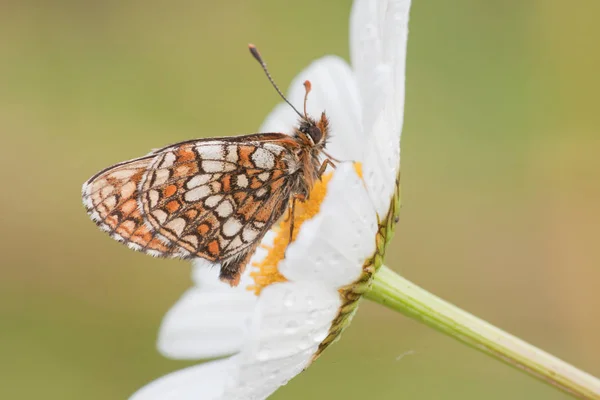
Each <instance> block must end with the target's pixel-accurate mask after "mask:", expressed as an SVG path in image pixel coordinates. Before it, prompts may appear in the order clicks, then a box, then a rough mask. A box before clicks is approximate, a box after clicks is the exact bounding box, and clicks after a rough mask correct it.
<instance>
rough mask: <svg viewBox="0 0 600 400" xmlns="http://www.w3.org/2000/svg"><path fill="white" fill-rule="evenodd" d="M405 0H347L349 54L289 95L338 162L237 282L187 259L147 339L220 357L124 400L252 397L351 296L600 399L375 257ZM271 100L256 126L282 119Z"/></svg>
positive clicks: (382, 235) (300, 356)
mask: <svg viewBox="0 0 600 400" xmlns="http://www.w3.org/2000/svg"><path fill="white" fill-rule="evenodd" d="M409 9H410V1H409V0H387V1H383V0H356V1H355V3H354V5H353V8H352V15H351V21H350V54H351V65H348V64H347V63H346V62H345V61H344V60H342V59H340V58H339V57H335V56H327V57H324V58H321V59H319V60H317V61H315V62H313V63H312V64H311V65H310V66H309V67H308V68H306V69H305V70H304V71H303V72H302V73H301V74H300V75H299V76H298V77H297V78H296V79H295V80H294V81H293V82H292V85H291V88H290V93H289V99H290V100H291V102H292V103H293V104H302V101H303V96H304V87H303V82H304V81H305V80H310V81H311V82H312V88H313V89H312V91H311V93H310V98H309V102H308V113H309V114H310V115H313V116H314V115H317V116H318V115H320V113H321V112H323V111H324V110H325V111H326V112H327V115H328V117H329V119H330V121H331V136H332V137H331V141H330V142H329V143H328V145H327V150H328V152H329V153H330V154H332V155H334V156H335V157H336V158H338V159H340V160H345V161H343V162H340V163H339V164H338V166H337V168H336V169H335V171H333V172H331V173H327V174H326V175H324V176H323V179H322V180H321V181H319V182H317V183H316V184H315V186H314V188H313V190H312V191H311V193H310V198H309V200H308V201H307V202H305V203H297V206H296V212H295V214H294V231H293V232H292V235H291V236H292V240H291V241H290V234H289V233H290V221H289V220H284V221H282V222H281V223H280V224H279V225H278V226H276V227H274V228H273V229H272V230H271V231H270V232H269V233H268V234H267V235H266V236H265V237H264V239H263V240H262V242H261V246H260V248H259V249H258V250H257V251H256V253H255V254H254V255H253V257H252V259H251V261H250V263H249V266H248V267H247V268H246V272H245V274H244V275H243V276H242V278H241V281H240V283H239V286H237V287H234V288H232V287H230V286H229V285H228V284H225V283H222V282H220V281H219V280H218V268H214V266H212V267H210V266H208V265H206V264H207V262H206V261H202V260H198V261H196V262H195V265H194V270H193V280H194V283H195V286H194V287H193V288H191V289H189V290H188V291H187V292H186V293H185V294H184V295H183V297H182V298H181V299H180V300H179V302H178V303H177V304H176V305H175V306H174V307H173V308H172V309H171V310H170V311H169V313H168V314H167V315H166V317H165V319H164V321H163V324H162V327H161V330H160V334H159V340H158V347H159V350H160V351H161V352H162V353H163V354H164V355H166V356H168V357H172V358H180V359H202V358H219V357H226V358H222V359H220V360H217V361H210V362H206V363H204V364H200V365H197V366H193V367H190V368H186V369H183V370H180V371H176V372H173V373H171V374H168V375H166V376H164V377H162V378H159V379H157V380H155V381H154V382H151V383H150V384H148V385H146V386H145V387H143V388H142V389H140V390H139V391H137V392H136V393H135V394H134V395H133V396H132V399H133V400H159V399H160V400H164V399H178V400H186V399H190V400H191V399H208V400H217V399H219V400H221V399H227V400H229V399H264V398H266V397H268V396H269V395H270V394H272V393H273V392H274V391H275V390H277V388H279V387H280V386H282V385H284V384H286V383H287V382H288V381H289V380H290V379H292V378H293V377H294V376H296V375H297V374H299V373H300V372H302V371H303V370H304V369H306V368H307V367H308V366H310V364H311V363H312V362H314V361H315V359H316V358H318V357H319V356H320V355H321V354H322V352H323V351H324V350H325V349H326V348H327V347H328V346H329V345H330V344H331V343H333V342H334V341H335V340H337V339H338V338H339V337H340V334H341V333H342V331H343V330H344V329H345V328H346V327H347V326H348V324H349V322H350V321H351V319H352V317H353V315H354V313H355V312H356V310H357V306H358V303H359V301H360V300H361V298H368V299H370V300H373V301H376V302H379V303H381V304H383V305H385V306H387V307H389V308H392V309H394V310H396V311H399V312H401V313H403V314H405V315H407V316H409V317H412V318H414V319H416V320H418V321H420V322H423V323H425V324H427V325H429V326H431V327H433V328H434V329H436V330H438V331H440V332H443V333H445V334H447V335H449V336H451V337H453V338H455V339H457V340H459V341H460V342H462V343H464V344H467V345H469V346H471V347H473V348H474V349H477V350H479V351H481V352H483V353H485V354H487V355H489V356H491V357H494V358H496V359H498V360H501V361H502V362H504V363H508V364H510V365H513V366H515V367H517V368H519V369H520V370H521V371H524V372H525V373H527V374H529V375H530V376H533V377H535V378H537V379H541V380H543V381H545V382H547V383H549V384H551V385H552V386H554V387H556V388H558V389H560V390H563V391H564V392H565V393H569V394H571V395H575V396H576V397H580V398H590V399H592V398H594V399H596V398H599V399H600V380H598V379H597V378H595V377H593V376H591V375H589V374H586V373H585V372H583V371H581V370H578V369H577V368H575V367H573V366H572V365H569V364H567V363H565V362H564V361H562V360H560V359H558V358H556V357H554V356H552V355H550V354H548V353H545V352H543V351H542V350H540V349H537V348H536V347H534V346H532V345H530V344H528V343H526V342H524V341H522V340H520V339H519V338H516V337H514V336H512V335H510V334H508V333H506V332H504V331H502V330H500V329H498V328H496V327H494V326H493V325H491V324H489V323H487V322H485V321H482V320H481V319H478V318H477V317H475V316H473V315H471V314H469V313H466V312H464V311H463V310H461V309H459V308H457V307H455V306H453V305H451V304H449V303H447V302H445V301H443V300H442V299H440V298H438V297H436V296H434V295H432V294H431V293H428V292H427V291H425V290H424V289H422V288H420V287H418V286H417V285H415V284H413V283H412V282H410V281H408V280H406V279H405V278H403V277H401V276H399V275H397V274H395V273H394V272H393V271H392V270H390V269H389V268H387V267H385V266H382V263H383V256H384V254H385V249H386V245H387V243H388V242H389V240H390V238H391V236H392V233H393V229H394V224H395V222H396V221H397V219H398V211H399V200H400V185H399V178H400V133H401V129H402V122H403V107H404V77H405V58H406V41H407V34H408V14H409ZM295 124H296V115H295V113H294V112H293V110H292V109H291V108H289V106H287V105H284V104H280V105H278V106H277V107H276V108H275V109H274V110H273V112H272V113H271V114H270V115H269V116H268V117H267V119H266V120H265V122H264V124H263V126H262V127H261V131H263V132H290V131H291V129H292V127H293V126H294V125H295Z"/></svg>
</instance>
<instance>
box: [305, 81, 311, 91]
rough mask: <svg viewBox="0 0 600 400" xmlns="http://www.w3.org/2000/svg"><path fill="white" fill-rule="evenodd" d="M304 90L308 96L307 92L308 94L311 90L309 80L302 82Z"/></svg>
mask: <svg viewBox="0 0 600 400" xmlns="http://www.w3.org/2000/svg"><path fill="white" fill-rule="evenodd" d="M304 89H305V90H306V93H307V94H308V92H310V90H311V89H312V84H311V83H310V81H309V80H305V81H304Z"/></svg>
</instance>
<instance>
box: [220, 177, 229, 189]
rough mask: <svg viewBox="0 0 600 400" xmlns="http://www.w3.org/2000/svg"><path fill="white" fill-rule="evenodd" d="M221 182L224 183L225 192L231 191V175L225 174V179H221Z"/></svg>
mask: <svg viewBox="0 0 600 400" xmlns="http://www.w3.org/2000/svg"><path fill="white" fill-rule="evenodd" d="M221 184H222V185H223V188H222V189H221V190H222V191H223V192H229V191H230V190H231V175H225V176H224V177H223V179H221Z"/></svg>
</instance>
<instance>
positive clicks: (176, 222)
mask: <svg viewBox="0 0 600 400" xmlns="http://www.w3.org/2000/svg"><path fill="white" fill-rule="evenodd" d="M165 228H169V229H170V230H172V231H173V232H175V234H176V235H177V236H180V235H181V233H182V232H183V230H184V229H185V219H183V218H175V219H173V220H172V221H169V222H168V223H167V224H166V225H165Z"/></svg>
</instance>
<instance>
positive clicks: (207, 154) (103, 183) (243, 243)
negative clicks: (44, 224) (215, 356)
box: [82, 113, 329, 285]
mask: <svg viewBox="0 0 600 400" xmlns="http://www.w3.org/2000/svg"><path fill="white" fill-rule="evenodd" d="M328 132H329V127H328V120H327V117H326V116H325V113H323V114H322V115H321V118H320V120H314V119H311V118H309V117H308V116H306V115H305V116H304V118H302V119H301V121H300V123H299V125H298V127H297V128H296V129H295V130H294V134H293V135H286V134H283V133H259V134H253V135H245V136H238V137H229V138H214V139H199V140H191V141H186V142H181V143H177V144H174V145H172V146H168V147H165V148H163V149H159V150H155V151H153V152H152V153H150V154H149V155H147V156H145V157H141V158H137V159H133V160H130V161H126V162H122V163H119V164H116V165H114V166H112V167H109V168H107V169H105V170H102V171H100V172H99V173H97V174H96V175H94V176H93V177H92V178H90V179H89V180H88V181H87V182H86V183H85V184H84V185H83V192H82V195H83V202H84V205H85V207H86V209H87V212H88V214H89V215H90V217H91V218H92V220H94V221H95V222H96V224H97V225H98V226H99V227H100V228H101V229H102V230H103V231H106V232H108V233H109V234H110V235H111V236H112V237H113V238H114V239H116V240H118V241H120V242H123V243H125V244H127V245H128V246H129V247H130V248H132V249H134V250H138V251H142V252H145V253H147V254H150V255H152V256H158V257H174V258H183V259H190V258H196V257H200V258H204V259H206V260H208V261H209V262H213V263H215V264H220V265H221V270H220V277H221V279H223V280H225V281H228V282H230V283H231V284H232V285H237V283H238V282H239V278H240V275H241V273H242V272H243V270H244V268H245V265H246V264H247V262H248V261H249V259H250V257H251V256H252V254H253V253H254V251H255V249H256V247H257V246H258V244H259V243H260V241H261V239H262V238H263V237H264V235H265V234H266V233H267V232H268V230H269V229H270V228H271V227H272V226H273V225H274V224H275V223H277V221H278V220H279V219H280V218H281V216H282V215H283V214H284V212H285V210H286V209H287V208H288V207H289V205H290V203H291V202H293V201H295V200H296V199H300V200H302V199H306V198H308V196H309V193H310V189H311V188H312V186H313V184H314V182H315V180H316V179H318V178H319V177H320V174H321V173H322V171H323V166H324V165H326V164H324V163H323V162H322V160H321V157H322V152H323V151H324V149H325V144H326V139H327V137H328Z"/></svg>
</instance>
